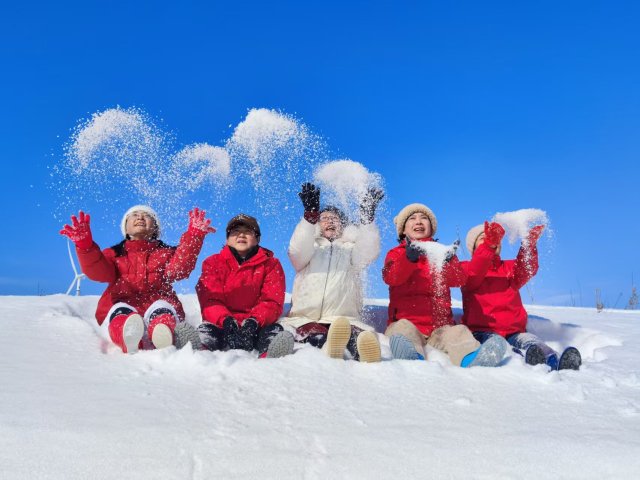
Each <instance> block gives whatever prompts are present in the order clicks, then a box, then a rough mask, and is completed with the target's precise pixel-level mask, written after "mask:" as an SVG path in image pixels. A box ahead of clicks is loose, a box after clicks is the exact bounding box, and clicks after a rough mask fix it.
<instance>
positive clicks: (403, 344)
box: [389, 335, 424, 360]
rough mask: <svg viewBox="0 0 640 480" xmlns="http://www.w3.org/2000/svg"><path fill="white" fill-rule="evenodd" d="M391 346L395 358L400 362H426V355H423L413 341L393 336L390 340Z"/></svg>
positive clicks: (400, 336) (402, 336)
mask: <svg viewBox="0 0 640 480" xmlns="http://www.w3.org/2000/svg"><path fill="white" fill-rule="evenodd" d="M389 346H390V347H391V354H392V355H393V358H396V359H398V360H424V355H421V354H420V353H419V352H418V351H417V350H416V347H415V346H414V345H413V343H412V342H411V340H409V339H408V338H407V337H405V336H404V335H392V336H391V338H390V339H389Z"/></svg>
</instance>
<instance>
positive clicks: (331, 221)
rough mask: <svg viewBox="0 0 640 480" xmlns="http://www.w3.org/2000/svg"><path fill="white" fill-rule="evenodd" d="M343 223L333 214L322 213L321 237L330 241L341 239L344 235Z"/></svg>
mask: <svg viewBox="0 0 640 480" xmlns="http://www.w3.org/2000/svg"><path fill="white" fill-rule="evenodd" d="M342 230H343V227H342V222H341V221H340V217H339V216H338V215H336V214H335V213H333V212H322V213H321V214H320V235H322V236H323V237H324V238H326V239H327V240H329V241H333V240H335V239H336V238H340V236H341V235H342Z"/></svg>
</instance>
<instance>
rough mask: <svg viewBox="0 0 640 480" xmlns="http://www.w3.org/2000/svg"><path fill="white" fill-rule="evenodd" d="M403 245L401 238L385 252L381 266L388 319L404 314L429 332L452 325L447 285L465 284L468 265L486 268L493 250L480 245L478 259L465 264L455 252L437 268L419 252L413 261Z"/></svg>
mask: <svg viewBox="0 0 640 480" xmlns="http://www.w3.org/2000/svg"><path fill="white" fill-rule="evenodd" d="M427 241H432V240H431V239H428V240H427ZM405 245H406V241H404V240H403V241H402V243H400V245H398V246H397V247H395V248H392V249H391V250H390V251H389V252H388V253H387V257H386V258H385V261H384V268H383V270H382V278H383V279H384V282H385V283H386V284H387V285H389V320H388V323H389V324H391V323H392V322H395V321H396V320H400V319H403V318H404V319H407V320H410V321H411V322H412V323H413V324H414V325H415V326H416V327H418V330H420V332H422V334H423V335H426V336H429V335H431V332H432V331H433V330H435V329H436V328H438V327H442V326H444V325H453V313H452V311H451V293H450V291H449V288H450V287H459V286H461V285H464V283H465V282H466V280H467V276H468V270H470V269H471V270H472V271H474V272H473V273H475V272H481V271H483V270H484V271H486V270H487V269H488V268H489V265H490V262H491V257H492V255H493V252H492V251H491V250H490V249H489V248H488V247H484V248H481V247H482V245H480V246H479V247H478V248H477V250H476V251H478V252H480V253H479V255H478V257H477V259H475V258H474V261H473V262H467V263H468V265H467V266H466V267H463V266H462V265H461V263H460V261H459V260H458V257H456V256H454V257H453V258H452V259H451V260H450V261H449V262H447V263H445V265H444V267H443V268H442V271H441V272H437V271H436V270H435V269H433V268H432V267H431V266H430V265H429V262H428V260H427V258H426V257H425V256H420V258H419V260H418V261H417V262H416V263H412V262H410V261H409V260H408V259H407V256H406V253H405Z"/></svg>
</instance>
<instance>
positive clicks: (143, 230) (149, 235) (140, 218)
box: [125, 210, 158, 240]
mask: <svg viewBox="0 0 640 480" xmlns="http://www.w3.org/2000/svg"><path fill="white" fill-rule="evenodd" d="M125 230H126V232H127V235H128V236H129V238H130V239H131V240H153V239H154V238H155V237H156V234H157V232H158V226H157V225H156V221H155V220H154V219H153V217H152V216H151V215H149V214H148V213H147V212H143V211H141V210H136V211H134V212H132V213H131V214H129V216H128V217H127V221H126V223H125Z"/></svg>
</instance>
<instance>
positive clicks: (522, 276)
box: [461, 222, 582, 370]
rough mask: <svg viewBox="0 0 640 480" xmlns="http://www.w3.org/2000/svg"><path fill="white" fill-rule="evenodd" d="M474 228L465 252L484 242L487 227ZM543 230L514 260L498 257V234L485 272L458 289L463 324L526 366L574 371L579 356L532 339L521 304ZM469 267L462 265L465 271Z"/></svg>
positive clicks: (533, 231)
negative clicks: (507, 348) (496, 340)
mask: <svg viewBox="0 0 640 480" xmlns="http://www.w3.org/2000/svg"><path fill="white" fill-rule="evenodd" d="M486 225H487V224H486V222H485V226H483V225H478V226H476V227H473V228H472V229H471V230H469V233H467V239H466V244H467V249H468V250H469V252H470V253H471V254H472V255H473V258H475V256H476V255H477V254H478V252H479V251H480V249H481V248H482V246H483V245H484V244H485V243H487V238H488V237H487V228H486ZM543 230H544V225H538V226H536V227H533V228H532V229H531V230H530V231H529V234H528V236H527V238H526V239H525V240H524V241H523V242H522V245H521V246H520V249H519V251H518V255H517V257H516V259H515V260H502V259H501V258H500V251H501V245H500V241H501V240H502V235H504V230H502V235H500V236H499V238H498V237H496V238H494V239H491V241H492V242H493V243H494V244H496V245H497V248H495V253H494V255H493V258H492V260H491V264H490V267H489V269H487V270H486V271H476V272H474V274H471V275H469V278H468V279H467V282H466V283H465V284H464V286H463V287H462V288H461V290H462V305H463V311H464V313H463V315H462V323H463V324H464V325H467V326H468V327H469V329H470V330H471V331H472V332H473V334H474V337H475V338H476V339H477V340H479V341H480V342H485V341H487V340H488V339H490V338H492V337H493V336H496V335H500V336H501V337H504V338H506V340H507V342H509V344H510V345H511V346H513V347H514V348H516V349H517V350H518V351H520V352H524V356H525V361H526V363H528V364H530V365H537V364H541V363H546V364H547V365H549V366H550V367H551V368H552V369H567V368H570V369H573V370H577V369H578V368H579V367H580V364H581V363H582V360H581V356H580V352H579V351H578V350H577V349H576V348H574V347H568V348H567V349H565V350H564V352H563V353H562V355H561V356H560V358H559V359H558V354H557V353H556V352H555V351H554V350H553V349H552V348H551V347H549V346H548V345H547V344H545V343H544V342H543V341H542V340H541V339H540V338H538V337H537V336H536V335H534V334H532V333H529V332H527V312H526V310H525V309H524V306H523V305H522V299H521V298H520V289H521V288H522V287H523V286H524V285H525V284H526V283H527V282H528V281H529V280H530V279H531V278H533V276H534V275H535V274H536V273H537V272H538V248H537V243H538V239H539V238H540V235H542V231H543ZM468 263H470V262H462V264H463V266H464V265H465V264H468Z"/></svg>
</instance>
